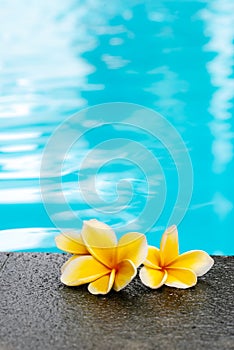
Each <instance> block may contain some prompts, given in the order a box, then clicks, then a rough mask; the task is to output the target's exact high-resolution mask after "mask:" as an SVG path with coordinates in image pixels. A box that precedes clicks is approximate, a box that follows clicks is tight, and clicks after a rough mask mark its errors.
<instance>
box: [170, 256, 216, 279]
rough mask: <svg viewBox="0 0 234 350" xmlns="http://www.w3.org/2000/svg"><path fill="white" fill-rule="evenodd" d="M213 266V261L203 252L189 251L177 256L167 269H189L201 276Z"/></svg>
mask: <svg viewBox="0 0 234 350" xmlns="http://www.w3.org/2000/svg"><path fill="white" fill-rule="evenodd" d="M213 265H214V260H213V259H212V258H211V257H210V256H209V254H207V253H206V252H204V251H203V250H191V251H189V252H186V253H183V254H181V255H179V256H178V258H177V259H175V260H174V261H172V262H171V263H170V265H169V267H173V268H175V267H182V268H186V269H190V270H192V271H193V272H195V274H196V275H197V276H203V275H204V274H205V273H206V272H207V271H209V270H210V269H211V267H212V266H213Z"/></svg>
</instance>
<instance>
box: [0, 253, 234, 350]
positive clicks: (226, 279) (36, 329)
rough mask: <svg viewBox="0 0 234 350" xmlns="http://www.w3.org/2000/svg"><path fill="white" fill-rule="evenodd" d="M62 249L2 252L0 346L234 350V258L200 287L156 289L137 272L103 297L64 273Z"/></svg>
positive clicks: (3, 349)
mask: <svg viewBox="0 0 234 350" xmlns="http://www.w3.org/2000/svg"><path fill="white" fill-rule="evenodd" d="M66 259H67V257H66V256H65V255H62V254H46V253H41V254H39V253H38V254H35V253H10V254H4V253H0V350H14V349H17V350H18V349H20V350H34V349H43V350H44V349H45V350H46V349H51V350H52V349H53V350H57V349H58V350H63V349H94V350H95V349H102V350H103V349H104V350H105V349H108V350H109V349H113V350H114V349H121V350H124V349H126V350H132V349H134V350H135V349H136V350H137V349H139V350H144V349H152V350H154V349H159V350H160V349H163V350H167V349H172V350H173V349H185V350H197V349H234V337H233V328H234V327H233V266H234V257H215V265H214V267H213V268H212V270H211V271H210V272H209V273H208V274H206V275H205V276H204V277H202V278H200V279H199V283H198V284H197V286H195V287H194V288H191V289H187V290H177V289H173V288H168V287H163V288H161V289H159V290H156V291H152V290H149V289H148V288H146V287H144V286H143V285H142V284H141V283H140V281H139V279H138V278H136V279H135V280H134V281H133V282H132V283H131V284H130V285H129V286H128V287H126V288H125V289H124V290H123V291H121V292H119V293H115V292H111V293H110V294H109V295H108V296H105V297H97V296H93V295H91V294H89V293H88V291H87V287H86V286H82V287H76V288H75V287H72V288H71V287H70V288H69V287H66V286H64V285H62V284H61V282H60V280H59V275H60V271H59V270H60V266H61V265H62V264H63V262H64V261H65V260H66Z"/></svg>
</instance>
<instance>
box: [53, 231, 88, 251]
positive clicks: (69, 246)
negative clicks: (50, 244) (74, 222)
mask: <svg viewBox="0 0 234 350" xmlns="http://www.w3.org/2000/svg"><path fill="white" fill-rule="evenodd" d="M55 243H56V245H57V247H58V248H59V249H61V250H64V251H65V252H67V253H71V254H78V255H87V254H89V252H88V250H87V248H86V247H85V245H84V242H83V239H82V237H81V235H80V234H78V233H75V232H69V233H62V234H60V235H58V236H56V237H55Z"/></svg>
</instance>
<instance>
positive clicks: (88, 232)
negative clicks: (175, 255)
mask: <svg viewBox="0 0 234 350" xmlns="http://www.w3.org/2000/svg"><path fill="white" fill-rule="evenodd" d="M56 243H57V245H58V247H59V248H60V249H63V250H65V251H67V252H70V253H73V254H76V255H74V256H72V257H71V258H70V259H69V260H68V261H67V262H66V263H65V264H64V265H63V267H62V276H61V281H62V282H63V283H64V284H66V285H68V286H79V285H82V284H86V283H89V286H88V290H89V292H90V293H92V294H107V293H108V292H109V291H110V290H111V288H112V287H113V289H114V290H116V291H119V290H121V289H123V288H124V287H125V286H126V285H127V284H128V283H129V282H130V281H131V280H132V279H133V278H134V277H135V276H136V274H137V267H138V266H139V265H140V264H142V263H143V261H144V260H145V259H146V256H147V241H146V238H145V236H144V235H143V234H141V233H137V232H130V233H127V234H125V235H124V236H122V237H121V238H120V239H119V241H117V238H116V235H115V233H114V231H113V230H112V229H111V227H110V226H108V225H106V224H104V223H102V222H100V221H97V220H89V221H84V225H83V228H82V231H81V235H80V236H79V235H77V236H75V235H74V234H73V235H70V236H67V235H66V236H64V237H61V235H60V236H58V237H57V239H56Z"/></svg>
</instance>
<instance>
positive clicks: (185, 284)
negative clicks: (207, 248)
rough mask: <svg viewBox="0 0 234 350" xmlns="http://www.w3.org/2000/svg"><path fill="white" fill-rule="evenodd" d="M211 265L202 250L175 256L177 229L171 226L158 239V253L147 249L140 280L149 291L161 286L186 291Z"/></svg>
mask: <svg viewBox="0 0 234 350" xmlns="http://www.w3.org/2000/svg"><path fill="white" fill-rule="evenodd" d="M213 264H214V260H213V259H212V258H211V257H210V256H209V255H208V254H207V253H206V252H204V251H202V250H191V251H188V252H186V253H183V254H181V255H179V244H178V232H177V228H176V226H171V227H170V228H168V229H167V230H166V231H165V232H164V234H163V236H162V239H161V243H160V249H158V248H156V247H152V246H149V247H148V256H147V258H146V261H145V262H144V267H143V268H142V269H141V270H140V278H141V281H142V283H143V284H145V285H146V286H148V287H150V288H153V289H156V288H159V287H161V286H162V285H163V284H165V285H167V286H169V287H176V288H189V287H192V286H194V285H195V284H196V283H197V276H202V275H204V274H205V273H206V272H207V271H209V270H210V268H211V267H212V266H213Z"/></svg>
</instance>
